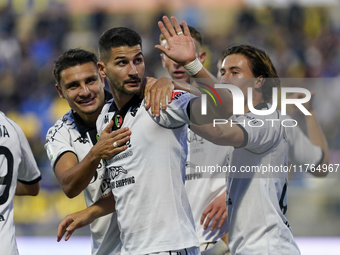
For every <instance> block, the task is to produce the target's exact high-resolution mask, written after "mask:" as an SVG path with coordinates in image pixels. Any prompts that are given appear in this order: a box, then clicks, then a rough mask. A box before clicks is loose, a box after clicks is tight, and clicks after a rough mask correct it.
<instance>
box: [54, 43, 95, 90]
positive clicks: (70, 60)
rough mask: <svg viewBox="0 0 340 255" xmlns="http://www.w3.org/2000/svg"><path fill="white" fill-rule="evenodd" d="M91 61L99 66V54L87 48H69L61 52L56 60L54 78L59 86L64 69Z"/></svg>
mask: <svg viewBox="0 0 340 255" xmlns="http://www.w3.org/2000/svg"><path fill="white" fill-rule="evenodd" d="M89 62H93V63H94V65H95V66H96V68H98V67H97V62H98V59H97V56H96V55H95V54H94V53H92V52H90V51H87V50H83V49H79V48H76V49H70V50H67V51H65V52H64V53H63V54H61V55H60V57H59V58H58V59H57V60H56V61H54V69H53V74H54V78H55V80H56V82H57V84H58V86H60V73H61V72H62V71H63V70H65V69H67V68H69V67H73V66H77V65H82V64H86V63H89Z"/></svg>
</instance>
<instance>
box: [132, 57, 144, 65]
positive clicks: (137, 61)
mask: <svg viewBox="0 0 340 255" xmlns="http://www.w3.org/2000/svg"><path fill="white" fill-rule="evenodd" d="M142 62H143V58H136V59H135V60H134V63H135V64H140V63H142Z"/></svg>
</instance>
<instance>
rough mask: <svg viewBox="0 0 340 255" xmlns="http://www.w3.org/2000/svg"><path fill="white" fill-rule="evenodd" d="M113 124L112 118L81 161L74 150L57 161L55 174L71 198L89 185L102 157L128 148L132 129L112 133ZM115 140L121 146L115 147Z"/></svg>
mask: <svg viewBox="0 0 340 255" xmlns="http://www.w3.org/2000/svg"><path fill="white" fill-rule="evenodd" d="M112 125H113V121H112V120H111V122H110V123H109V125H107V126H106V127H105V129H104V130H103V132H102V133H101V135H100V138H99V140H98V142H97V143H96V144H95V145H94V146H93V147H92V148H91V150H90V151H89V153H88V154H87V155H86V156H85V158H84V159H83V160H82V161H81V162H78V158H77V156H76V155H75V154H74V153H73V152H66V153H64V154H63V155H62V156H61V157H60V158H59V159H58V161H57V162H56V163H55V167H54V171H55V175H56V177H57V179H58V182H59V184H60V186H61V187H62V189H63V191H64V193H65V194H66V195H67V196H68V197H69V198H73V197H75V196H77V195H79V194H80V193H81V192H82V191H83V190H84V189H85V188H86V187H87V185H88V184H89V183H90V181H91V179H92V177H93V175H94V173H95V171H96V169H97V167H98V164H99V163H100V160H101V159H108V158H111V157H113V156H114V155H116V154H118V153H119V152H122V151H124V150H125V149H126V148H127V146H126V145H125V143H126V142H127V141H128V140H129V139H130V135H131V131H129V130H128V128H122V129H119V130H117V131H114V132H111V133H110V130H111V128H112ZM114 142H117V144H118V146H119V147H116V148H115V147H114V146H113V143H114Z"/></svg>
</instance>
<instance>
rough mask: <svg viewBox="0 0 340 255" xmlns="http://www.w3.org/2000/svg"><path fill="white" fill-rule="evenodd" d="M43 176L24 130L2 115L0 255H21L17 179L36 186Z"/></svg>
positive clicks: (0, 138) (0, 126)
mask: <svg viewBox="0 0 340 255" xmlns="http://www.w3.org/2000/svg"><path fill="white" fill-rule="evenodd" d="M40 179H41V176H40V172H39V169H38V167H37V163H36V162H35V160H34V157H33V153H32V151H31V148H30V146H29V144H28V141H27V139H26V137H25V135H24V133H23V132H22V130H21V128H20V127H19V126H18V124H16V123H15V122H14V121H13V120H11V119H9V118H7V117H6V116H5V114H4V113H3V112H0V240H1V245H0V255H8V254H11V255H16V254H18V249H17V244H16V241H15V227H14V220H13V197H14V195H15V190H16V187H17V180H18V181H19V182H22V183H24V184H35V183H37V182H38V181H40Z"/></svg>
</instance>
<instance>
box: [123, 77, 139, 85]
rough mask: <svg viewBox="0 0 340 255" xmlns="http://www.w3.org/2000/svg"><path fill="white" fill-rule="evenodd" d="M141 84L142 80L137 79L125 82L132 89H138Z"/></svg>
mask: <svg viewBox="0 0 340 255" xmlns="http://www.w3.org/2000/svg"><path fill="white" fill-rule="evenodd" d="M140 83H141V79H135V80H128V81H125V82H124V84H126V85H128V86H130V87H136V86H139V85H140Z"/></svg>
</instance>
